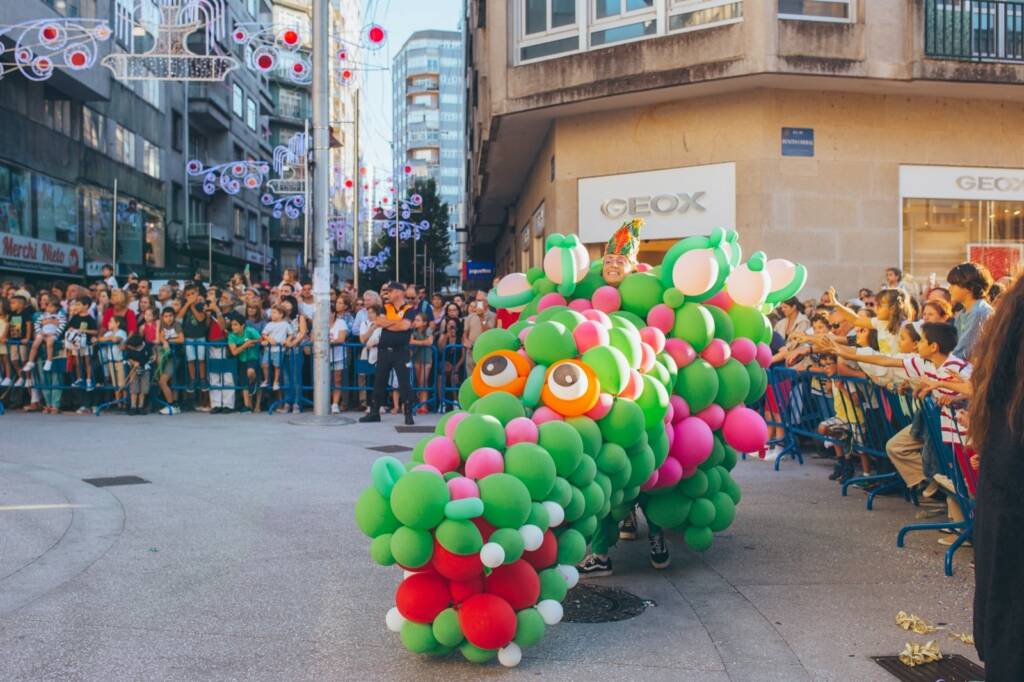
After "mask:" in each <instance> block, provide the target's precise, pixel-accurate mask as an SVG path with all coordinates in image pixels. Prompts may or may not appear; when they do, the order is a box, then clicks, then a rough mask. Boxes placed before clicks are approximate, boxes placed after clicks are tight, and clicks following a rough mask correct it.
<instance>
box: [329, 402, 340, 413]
mask: <svg viewBox="0 0 1024 682" xmlns="http://www.w3.org/2000/svg"><path fill="white" fill-rule="evenodd" d="M331 414H341V408H340V407H338V406H337V405H334V404H332V405H331Z"/></svg>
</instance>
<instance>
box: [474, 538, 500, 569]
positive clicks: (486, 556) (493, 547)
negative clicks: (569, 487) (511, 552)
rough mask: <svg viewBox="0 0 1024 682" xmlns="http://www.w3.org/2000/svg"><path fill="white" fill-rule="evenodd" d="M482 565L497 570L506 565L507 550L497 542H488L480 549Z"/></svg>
mask: <svg viewBox="0 0 1024 682" xmlns="http://www.w3.org/2000/svg"><path fill="white" fill-rule="evenodd" d="M480 563H482V564H483V565H484V566H486V567H487V568H497V567H498V566H501V565H502V564H503V563H505V548H504V547H502V546H501V545H499V544H498V543H497V542H488V543H487V544H485V545H484V546H483V547H481V548H480Z"/></svg>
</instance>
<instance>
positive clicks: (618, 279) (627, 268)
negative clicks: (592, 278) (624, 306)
mask: <svg viewBox="0 0 1024 682" xmlns="http://www.w3.org/2000/svg"><path fill="white" fill-rule="evenodd" d="M631 272H633V261H631V260H630V259H629V258H626V257H625V256H620V255H617V254H612V253H609V254H605V257H604V263H603V265H602V266H601V279H603V280H604V281H605V283H606V284H611V285H612V286H613V287H617V286H619V284H621V283H622V280H624V279H626V275H628V274H629V273H631Z"/></svg>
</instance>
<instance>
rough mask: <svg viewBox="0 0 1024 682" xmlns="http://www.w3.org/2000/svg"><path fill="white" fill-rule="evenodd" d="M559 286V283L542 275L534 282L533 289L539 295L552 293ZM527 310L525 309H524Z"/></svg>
mask: <svg viewBox="0 0 1024 682" xmlns="http://www.w3.org/2000/svg"><path fill="white" fill-rule="evenodd" d="M557 288H558V285H557V284H555V283H554V282H552V281H551V280H550V279H548V278H547V277H541V278H540V279H538V280H537V281H536V282H534V283H533V290H534V291H536V292H537V293H538V294H539V295H541V296H543V295H544V294H550V293H552V292H553V291H555V290H556V289H557ZM524 312H525V311H524Z"/></svg>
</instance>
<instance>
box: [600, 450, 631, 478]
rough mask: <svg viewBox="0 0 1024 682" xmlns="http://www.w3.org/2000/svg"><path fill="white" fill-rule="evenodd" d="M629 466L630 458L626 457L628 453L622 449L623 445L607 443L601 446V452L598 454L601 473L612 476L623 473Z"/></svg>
mask: <svg viewBox="0 0 1024 682" xmlns="http://www.w3.org/2000/svg"><path fill="white" fill-rule="evenodd" d="M627 464H629V458H628V457H627V456H626V451H625V450H623V449H622V446H621V445H616V444H615V443H605V444H604V445H603V446H601V451H600V452H599V453H598V454H597V468H598V470H599V471H603V472H604V473H606V474H612V473H615V472H617V471H621V470H622V469H623V468H625V467H626V465H627Z"/></svg>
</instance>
